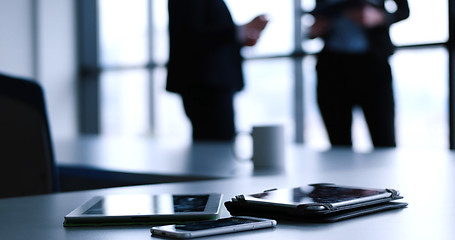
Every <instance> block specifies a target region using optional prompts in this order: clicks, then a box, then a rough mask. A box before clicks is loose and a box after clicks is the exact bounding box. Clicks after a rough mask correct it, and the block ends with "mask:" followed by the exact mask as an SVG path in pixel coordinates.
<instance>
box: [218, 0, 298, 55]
mask: <svg viewBox="0 0 455 240" xmlns="http://www.w3.org/2000/svg"><path fill="white" fill-rule="evenodd" d="M225 2H226V4H227V5H228V7H229V9H230V11H231V14H232V17H233V18H234V21H235V23H236V24H238V25H241V24H245V23H247V22H249V21H250V20H251V19H253V18H254V17H255V16H257V15H259V14H267V15H268V16H269V19H270V22H269V24H268V26H267V27H266V29H265V30H264V32H263V33H262V36H261V39H260V40H259V42H258V43H257V44H256V46H254V47H246V48H244V49H243V55H244V56H246V57H252V56H258V55H271V54H285V53H290V52H292V50H293V36H294V34H293V31H294V30H293V29H294V19H293V18H294V10H293V4H294V3H293V2H294V1H293V0H280V1H276V0H248V1H239V0H226V1H225Z"/></svg>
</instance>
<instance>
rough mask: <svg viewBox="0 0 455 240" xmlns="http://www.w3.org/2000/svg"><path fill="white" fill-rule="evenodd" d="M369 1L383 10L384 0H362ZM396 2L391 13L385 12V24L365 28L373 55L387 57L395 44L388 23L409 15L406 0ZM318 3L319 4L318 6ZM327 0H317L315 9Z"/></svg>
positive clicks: (395, 0)
mask: <svg viewBox="0 0 455 240" xmlns="http://www.w3.org/2000/svg"><path fill="white" fill-rule="evenodd" d="M347 1H358V0H347ZM363 1H366V2H371V3H372V4H373V5H375V6H377V7H379V8H381V9H383V10H384V11H385V4H384V2H385V0H363ZM393 1H394V2H395V3H396V6H397V10H396V11H395V12H393V13H388V14H387V24H386V25H384V26H379V27H375V28H371V29H367V35H368V36H367V37H368V40H369V43H370V46H371V47H370V52H371V53H372V54H373V55H377V56H383V57H388V56H390V55H391V54H392V53H393V52H394V50H395V46H394V45H393V44H392V41H391V40H390V34H389V28H390V25H392V24H394V23H396V22H398V21H401V20H403V19H406V18H408V17H409V5H408V1H407V0H393ZM318 5H319V6H318ZM324 5H327V0H317V1H316V9H318V8H323V7H325V6H324Z"/></svg>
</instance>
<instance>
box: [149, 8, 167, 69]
mask: <svg viewBox="0 0 455 240" xmlns="http://www.w3.org/2000/svg"><path fill="white" fill-rule="evenodd" d="M168 22H169V21H168V10H167V1H162V0H158V1H152V33H153V34H152V45H153V49H152V59H153V61H155V62H156V63H159V64H165V63H167V61H168V58H169V31H168Z"/></svg>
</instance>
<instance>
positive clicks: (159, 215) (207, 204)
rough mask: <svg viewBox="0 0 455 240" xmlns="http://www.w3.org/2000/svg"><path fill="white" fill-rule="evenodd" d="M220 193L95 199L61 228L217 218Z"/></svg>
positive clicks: (69, 215) (87, 203)
mask: <svg viewBox="0 0 455 240" xmlns="http://www.w3.org/2000/svg"><path fill="white" fill-rule="evenodd" d="M221 197H222V194H220V193H210V194H187V195H175V194H160V195H108V196H97V197H94V198H92V199H90V200H89V201H88V202H86V203H84V204H83V205H81V206H79V207H78V208H76V209H74V210H73V211H72V212H70V213H69V214H68V215H66V216H65V221H64V223H63V225H64V226H66V227H69V226H83V225H129V224H167V223H180V222H185V221H196V220H210V219H216V218H218V215H219V212H220V206H221Z"/></svg>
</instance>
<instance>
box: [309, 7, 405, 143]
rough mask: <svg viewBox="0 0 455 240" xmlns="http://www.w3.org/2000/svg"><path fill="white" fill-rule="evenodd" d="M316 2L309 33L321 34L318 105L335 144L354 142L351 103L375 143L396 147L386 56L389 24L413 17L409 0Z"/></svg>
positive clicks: (391, 45) (388, 42)
mask: <svg viewBox="0 0 455 240" xmlns="http://www.w3.org/2000/svg"><path fill="white" fill-rule="evenodd" d="M394 2H395V4H396V10H395V11H394V12H388V11H387V10H386V8H385V0H317V1H316V8H315V10H314V11H313V15H314V16H315V22H314V24H313V26H312V28H311V29H310V37H312V38H315V37H321V38H322V39H323V40H324V43H325V45H324V48H323V50H322V51H321V52H320V53H319V55H318V62H317V66H316V71H317V75H318V86H317V95H318V105H319V109H320V111H321V116H322V119H323V120H324V124H325V127H326V129H327V133H328V135H329V139H330V142H331V144H332V146H352V139H351V124H352V110H353V107H355V106H359V107H360V108H361V109H362V111H363V113H364V116H365V120H366V122H367V124H368V128H369V131H370V136H371V139H372V142H373V145H374V146H375V147H394V146H396V140H395V123H394V122H395V120H394V118H395V107H394V97H393V89H392V73H391V68H390V65H389V62H388V58H389V56H390V55H392V53H393V51H394V46H393V44H392V42H391V40H390V35H389V27H390V25H392V24H393V23H396V22H398V21H401V20H403V19H406V18H407V17H408V16H409V6H408V2H407V0H394Z"/></svg>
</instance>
